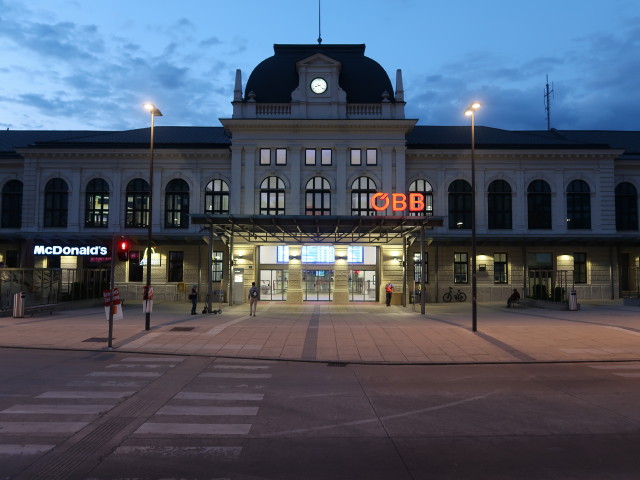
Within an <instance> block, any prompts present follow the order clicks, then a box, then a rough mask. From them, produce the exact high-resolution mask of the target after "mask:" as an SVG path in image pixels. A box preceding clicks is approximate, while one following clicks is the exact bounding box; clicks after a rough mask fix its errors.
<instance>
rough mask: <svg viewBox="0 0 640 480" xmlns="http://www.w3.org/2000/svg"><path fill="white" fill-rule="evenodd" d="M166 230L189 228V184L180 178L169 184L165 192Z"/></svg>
mask: <svg viewBox="0 0 640 480" xmlns="http://www.w3.org/2000/svg"><path fill="white" fill-rule="evenodd" d="M164 192H165V193H164V226H165V228H187V227H188V226H189V184H188V183H187V182H185V181H184V180H182V179H180V178H175V179H173V180H171V181H170V182H169V183H167V188H165V191H164Z"/></svg>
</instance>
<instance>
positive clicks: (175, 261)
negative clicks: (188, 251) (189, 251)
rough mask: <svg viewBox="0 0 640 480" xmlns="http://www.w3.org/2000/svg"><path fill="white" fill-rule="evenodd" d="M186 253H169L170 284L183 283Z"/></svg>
mask: <svg viewBox="0 0 640 480" xmlns="http://www.w3.org/2000/svg"><path fill="white" fill-rule="evenodd" d="M183 264H184V252H169V278H168V281H170V282H183V281H184V280H183V275H182V273H183V269H184V267H183Z"/></svg>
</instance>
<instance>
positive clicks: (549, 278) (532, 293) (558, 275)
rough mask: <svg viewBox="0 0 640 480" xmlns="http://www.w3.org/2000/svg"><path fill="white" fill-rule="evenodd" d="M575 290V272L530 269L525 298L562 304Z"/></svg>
mask: <svg viewBox="0 0 640 480" xmlns="http://www.w3.org/2000/svg"><path fill="white" fill-rule="evenodd" d="M574 288H575V284H574V280H573V270H537V269H529V271H528V274H527V291H526V292H525V296H526V297H528V298H533V299H534V300H546V301H550V302H557V303H562V302H566V301H567V300H568V295H569V292H570V290H573V289H574Z"/></svg>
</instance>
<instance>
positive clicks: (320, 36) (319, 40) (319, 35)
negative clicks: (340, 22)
mask: <svg viewBox="0 0 640 480" xmlns="http://www.w3.org/2000/svg"><path fill="white" fill-rule="evenodd" d="M320 17H321V15H320V0H318V45H322V34H321V33H320Z"/></svg>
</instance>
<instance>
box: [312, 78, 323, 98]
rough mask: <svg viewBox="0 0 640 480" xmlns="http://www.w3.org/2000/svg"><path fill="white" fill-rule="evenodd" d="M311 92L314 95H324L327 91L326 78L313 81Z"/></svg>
mask: <svg viewBox="0 0 640 480" xmlns="http://www.w3.org/2000/svg"><path fill="white" fill-rule="evenodd" d="M310 86H311V91H312V92H313V93H318V94H320V93H324V92H325V91H326V90H327V81H326V80H325V79H324V78H320V77H318V78H314V79H313V80H311V85H310Z"/></svg>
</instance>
